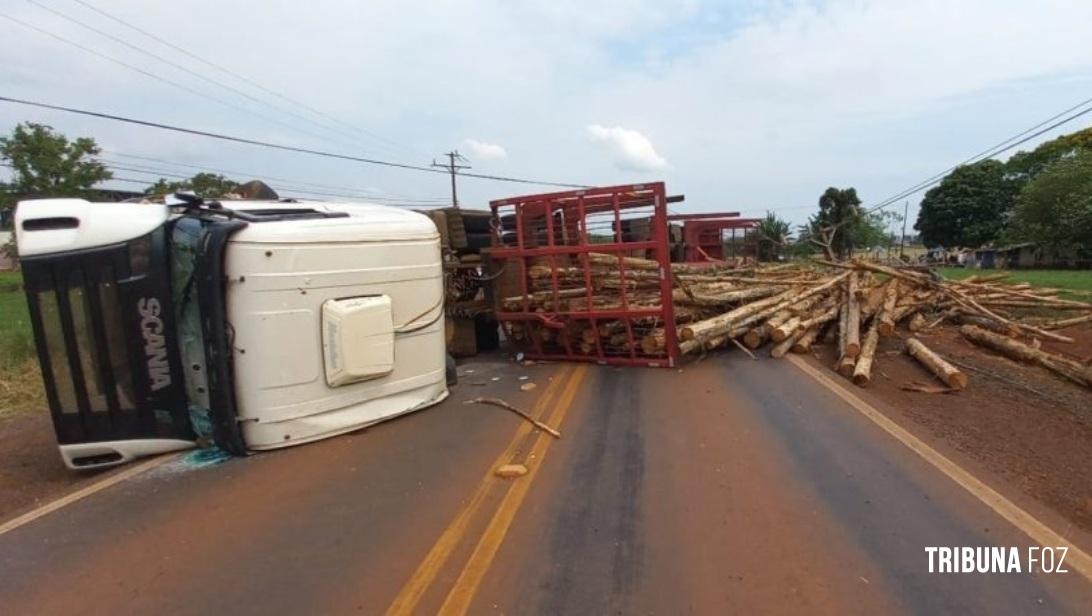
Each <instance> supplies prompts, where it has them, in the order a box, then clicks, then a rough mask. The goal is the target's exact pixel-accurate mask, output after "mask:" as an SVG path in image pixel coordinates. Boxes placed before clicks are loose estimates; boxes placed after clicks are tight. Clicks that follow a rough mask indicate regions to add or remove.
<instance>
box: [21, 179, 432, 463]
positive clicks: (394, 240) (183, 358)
mask: <svg viewBox="0 0 1092 616" xmlns="http://www.w3.org/2000/svg"><path fill="white" fill-rule="evenodd" d="M171 201H172V200H171V199H168V202H171ZM173 201H174V202H175V203H174V204H173V205H168V204H166V203H151V202H122V203H90V202H88V201H84V200H81V199H44V200H34V201H24V202H22V203H20V204H19V206H18V208H17V210H16V216H15V224H16V233H17V239H18V245H19V253H20V259H21V262H22V267H23V272H24V279H25V286H26V292H27V299H28V302H29V306H30V314H31V321H32V325H33V329H34V337H35V342H36V346H37V352H38V356H39V360H40V363H41V369H42V377H43V382H44V385H45V390H46V396H47V399H48V401H49V407H50V412H51V414H52V418H53V424H54V427H55V429H56V433H57V440H58V443H59V445H60V451H61V455H62V457H63V458H64V461H65V463H66V464H67V465H68V466H69V467H71V468H93V467H101V466H108V465H112V464H118V463H121V462H124V461H127V460H130V459H132V458H134V457H137V456H141V455H148V454H153V453H160V452H165V451H171V450H178V449H184V448H188V447H194V446H195V445H206V446H207V445H216V446H219V447H220V448H222V449H224V450H226V451H228V452H230V453H232V454H236V455H242V454H245V453H246V452H247V451H249V450H260V449H272V448H276V447H284V446H288V445H295V444H299V443H306V442H309V441H313V440H316V439H321V438H325V437H328V436H333V435H336V434H341V433H344V432H348V431H352V430H355V429H358V428H361V427H364V426H367V425H369V424H373V423H375V422H378V421H381V420H383V419H387V418H390V417H393V416H396V415H400V414H403V413H407V412H410V411H413V410H416V409H420V408H423V407H426V406H428V405H431V404H433V403H436V402H439V401H440V400H442V399H444V398H445V397H446V396H447V383H446V378H445V377H446V373H445V353H444V327H443V311H444V302H443V299H444V297H443V293H444V290H443V276H442V270H441V257H440V244H439V235H438V233H437V231H436V228H435V226H434V225H433V223H432V222H431V221H430V220H429V219H428V218H427V217H425V216H423V215H421V214H417V213H414V212H410V211H406V210H402V209H398V208H393V207H387V206H380V205H371V204H359V203H340V202H311V201H295V200H271V201H223V202H207V203H206V202H204V201H202V200H201V199H198V198H195V197H193V196H192V195H178V196H177V199H174V200H173Z"/></svg>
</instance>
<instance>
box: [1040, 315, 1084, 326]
mask: <svg viewBox="0 0 1092 616" xmlns="http://www.w3.org/2000/svg"><path fill="white" fill-rule="evenodd" d="M1081 323H1092V314H1086V315H1084V316H1082V317H1073V318H1072V319H1062V320H1060V321H1051V322H1050V323H1044V324H1043V329H1062V328H1065V327H1072V326H1074V325H1080V324H1081Z"/></svg>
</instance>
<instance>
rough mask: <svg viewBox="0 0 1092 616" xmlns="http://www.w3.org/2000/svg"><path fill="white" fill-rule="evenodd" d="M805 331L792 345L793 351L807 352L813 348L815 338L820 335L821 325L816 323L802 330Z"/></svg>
mask: <svg viewBox="0 0 1092 616" xmlns="http://www.w3.org/2000/svg"><path fill="white" fill-rule="evenodd" d="M801 331H802V332H803V333H802V334H801V335H800V337H799V338H797V339H796V342H794V343H793V345H792V352H793V353H807V352H808V351H810V350H811V345H812V344H813V343H814V342H815V338H816V337H817V336H818V335H819V326H818V325H815V326H812V327H810V328H808V329H806V330H801Z"/></svg>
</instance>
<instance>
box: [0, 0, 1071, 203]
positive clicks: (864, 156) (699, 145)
mask: <svg viewBox="0 0 1092 616" xmlns="http://www.w3.org/2000/svg"><path fill="white" fill-rule="evenodd" d="M35 3H36V4H35ZM39 5H40V6H39ZM87 5H91V6H93V7H96V8H99V9H102V10H104V11H106V12H107V13H109V14H110V15H114V16H116V17H120V18H122V19H124V20H126V21H128V22H130V23H132V24H134V25H137V26H140V27H142V28H144V29H146V30H148V31H151V32H154V33H155V34H157V35H158V36H159V37H161V38H163V39H166V40H168V41H171V42H174V43H175V44H177V45H180V46H182V47H184V48H186V49H187V50H190V51H192V52H193V53H195V54H197V55H199V56H201V57H203V58H205V59H208V60H211V61H212V62H214V63H216V64H217V65H219V66H222V67H225V68H228V69H230V70H231V71H233V72H235V73H237V74H239V75H243V76H245V77H246V78H247V79H249V80H250V81H253V82H255V83H258V84H261V85H262V86H263V87H265V88H267V89H269V90H271V91H274V92H277V93H280V94H281V95H283V96H285V97H287V98H289V99H292V100H293V101H297V102H300V103H303V104H305V105H306V106H307V107H308V108H310V109H315V110H319V111H321V112H323V113H324V114H326V116H316V115H314V114H313V113H312V112H311V111H310V110H309V109H307V108H305V107H299V106H295V105H294V104H292V103H289V102H286V101H285V100H284V99H281V98H277V97H274V96H271V95H270V94H268V92H266V91H262V90H258V89H255V88H254V87H253V86H251V85H250V84H249V83H246V82H242V81H239V80H238V79H237V78H235V77H233V76H231V75H228V74H225V73H223V72H218V71H217V70H216V69H213V68H211V67H209V66H207V65H204V64H201V63H199V62H197V61H195V60H193V59H192V58H189V57H186V56H184V55H182V54H180V53H179V52H178V51H177V50H174V49H171V48H170V47H167V46H164V45H162V44H161V43H158V42H156V41H152V40H149V39H147V38H144V37H142V35H140V34H138V33H136V32H134V31H132V30H129V29H127V28H126V27H124V26H123V25H122V24H119V23H117V22H116V21H112V20H111V19H109V18H108V17H106V16H103V15H102V14H100V13H96V12H95V11H93V10H91V9H90V8H88V6H87ZM42 6H45V7H48V8H49V9H53V11H56V12H59V13H61V14H63V15H66V16H68V17H70V18H71V19H73V20H75V21H77V22H79V23H80V24H84V25H86V26H91V27H94V28H96V29H99V30H101V31H103V32H107V33H110V34H112V35H114V36H117V37H120V38H122V39H124V40H126V41H128V42H130V44H132V45H135V46H136V47H138V48H140V49H143V50H147V51H151V52H153V53H155V54H157V55H160V56H161V57H163V58H166V59H168V60H170V61H172V62H175V63H178V64H182V65H184V66H186V67H188V68H189V69H190V70H191V71H193V72H196V73H199V74H201V75H203V76H205V77H208V78H211V79H213V80H216V81H219V82H222V83H224V84H228V85H230V86H231V87H233V88H237V89H239V90H241V91H244V92H246V93H247V94H249V96H250V97H251V98H247V97H244V96H240V95H238V94H237V93H236V92H233V91H231V90H230V89H227V88H224V87H220V86H218V85H216V84H213V83H209V82H208V81H203V80H201V79H199V78H197V77H195V76H194V75H192V74H188V73H186V72H183V71H180V70H178V69H177V68H175V67H172V66H169V65H167V64H164V63H162V62H160V61H158V60H156V59H153V58H151V57H148V56H146V55H143V54H142V53H140V52H138V51H136V50H134V49H132V48H129V47H126V46H125V45H122V44H119V43H117V42H116V41H112V40H109V39H108V38H105V37H104V36H102V35H101V34H99V33H95V32H92V31H89V30H87V29H86V28H84V27H81V26H80V25H77V24H76V23H73V22H72V21H70V20H66V19H64V18H63V17H60V16H58V15H57V14H56V13H53V12H50V11H48V10H46V9H43V8H42ZM253 7H254V3H249V2H248V3H244V2H232V1H230V0H220V1H213V0H193V1H192V2H187V3H169V4H165V3H147V2H137V1H133V0H83V2H82V3H81V2H78V1H76V0H34V2H33V3H30V2H22V1H16V0H10V1H9V2H5V3H3V4H2V5H0V13H2V14H4V15H8V16H11V17H14V18H16V19H19V20H21V21H23V22H25V23H27V24H31V25H33V26H35V27H37V28H40V29H43V30H46V31H49V32H52V33H54V34H56V35H58V36H62V37H64V38H66V39H69V40H70V41H73V42H75V43H78V44H79V45H82V46H84V47H86V48H89V49H93V50H95V51H97V52H99V53H102V54H106V55H109V56H111V57H113V58H115V59H117V60H120V61H122V62H125V63H127V64H130V65H132V66H136V67H138V68H140V69H142V70H145V71H148V72H152V73H154V74H156V75H158V76H159V77H161V78H163V79H167V80H169V81H171V82H174V83H175V84H178V85H177V86H176V85H171V84H168V83H164V82H163V81H157V80H155V79H152V78H149V77H147V76H146V75H143V74H140V73H138V72H135V71H133V70H130V69H126V68H123V67H121V66H118V65H117V64H115V63H112V62H110V61H108V60H103V59H102V58H99V57H96V56H94V55H92V54H90V53H89V52H87V51H85V50H81V49H77V48H75V47H73V46H71V45H69V44H66V43H63V42H60V41H58V40H56V39H54V38H51V37H49V36H47V35H44V34H42V33H40V32H36V31H33V30H31V29H28V28H27V27H25V26H23V25H19V24H17V23H14V22H12V21H10V20H8V19H0V40H3V41H4V43H3V44H4V52H5V62H4V63H3V64H2V65H0V92H2V93H3V94H4V95H7V96H15V97H21V98H29V99H35V100H42V101H45V102H52V103H58V104H67V105H73V106H78V107H85V108H90V109H96V110H104V111H112V112H116V113H119V114H124V115H132V116H135V117H140V118H146V119H153V120H158V121H162V122H166V123H173V124H179V125H184V126H191V127H195V128H203V129H208V130H214V131H222V132H228V133H231V134H235V135H240V136H245V137H250V138H256V139H263V140H268V141H275V142H279V143H286V144H294V145H302V146H305V147H313V148H320V149H327V150H332V151H337V152H344V153H347V154H356V155H366V156H372V157H377V158H384V159H390V160H396V161H399V162H408V163H413V164H428V163H429V162H431V160H432V158H433V157H434V156H435V157H439V156H440V154H441V153H442V152H445V151H447V150H449V149H451V148H459V149H460V150H461V151H462V152H463V153H464V154H466V155H467V156H468V157H469V158H470V159H471V161H472V164H473V166H474V169H475V171H479V172H482V173H489V174H500V175H514V176H523V177H532V178H541V179H548V180H555V181H562V182H576V183H586V184H615V183H628V182H637V181H647V180H656V179H663V180H665V181H666V182H667V184H668V189H669V191H670V192H672V193H684V194H686V196H687V202H686V204H685V205H683V206H680V207H679V208H678V209H679V210H682V211H712V210H742V211H743V212H745V213H746V214H748V215H761V214H762V213H763V212H764V211H765V210H766V209H773V210H775V211H777V212H778V213H779V214H781V215H783V216H785V217H787V218H789V219H790V220H792V221H793V222H794V223H799V222H803V221H804V220H805V219H806V217H807V215H808V214H809V213H810V212H811V211H812V210H813V209H814V204H815V202H816V200H817V198H818V195H819V194H820V193H821V192H822V191H823V190H824V189H825V188H826V187H827V186H831V185H834V186H855V187H856V188H857V189H858V193H859V194H860V195H861V196H862V198H863V199H864V200H865V201H866V202H873V203H874V202H877V201H879V200H881V199H883V198H885V197H888V196H890V195H892V194H895V193H897V192H898V191H899V190H901V189H902V188H904V187H906V186H909V185H912V184H914V183H916V182H917V181H918V180H920V179H923V178H925V177H927V176H929V175H932V174H933V173H936V172H937V171H941V170H943V169H945V168H947V167H949V166H951V165H952V164H954V163H956V162H959V161H960V160H962V159H964V158H966V157H967V156H969V155H971V154H974V153H976V152H978V151H980V150H982V149H984V148H986V147H987V146H989V145H992V144H993V143H995V142H998V141H1001V140H1002V139H1004V138H1006V137H1008V136H1009V135H1011V134H1014V133H1016V132H1019V131H1021V130H1023V129H1025V128H1027V127H1029V126H1031V125H1033V124H1036V123H1037V122H1039V121H1040V120H1042V119H1044V118H1046V117H1048V116H1050V115H1053V114H1054V113H1056V112H1057V111H1060V110H1061V109H1063V108H1065V107H1068V106H1070V105H1072V104H1074V103H1076V102H1078V101H1080V100H1083V99H1085V98H1088V97H1089V96H1092V70H1090V69H1092V45H1089V44H1088V42H1087V40H1088V39H1087V28H1086V26H1087V24H1088V23H1092V3H1090V2H1087V1H1086V0H1069V1H1061V0H1046V1H1043V2H1036V3H1028V2H1025V1H1012V0H992V1H986V0H974V1H969V0H968V1H957V0H948V1H946V2H939V1H933V0H922V1H920V2H912V3H911V2H893V1H869V0H855V1H831V2H772V3H765V2H751V1H748V2H724V3H705V2H698V1H683V2H674V1H671V0H661V1H645V0H609V1H604V2H596V3H589V2H577V1H574V0H554V1H546V0H533V1H528V2H519V3H513V2H502V1H499V0H496V1H491V2H470V1H467V2H457V1H450V2H446V1H445V2H431V3H405V2H394V1H374V2H353V1H349V0H312V1H310V2H308V3H296V2H269V3H263V8H262V9H260V10H258V9H255V8H253ZM178 86H181V88H180V87H178ZM183 88H184V89H183ZM193 91H196V92H199V93H200V94H194V93H193ZM210 97H211V98H215V99H218V100H210ZM254 98H257V99H259V100H262V101H264V102H265V103H268V105H263V104H260V103H257V102H255V101H254V100H253V99H254ZM328 117H334V118H337V120H338V123H337V124H334V123H332V122H331V121H330V120H329V119H328ZM303 118H309V119H310V120H312V121H313V122H317V123H318V124H315V123H313V122H309V121H305V120H304V119H303ZM21 120H35V121H42V122H46V123H49V124H51V125H53V126H55V127H56V128H58V129H60V130H62V131H64V132H66V133H68V134H70V135H72V136H75V135H88V136H94V137H95V138H96V139H97V140H98V141H99V142H100V144H102V145H103V146H104V147H105V148H107V149H108V150H109V152H110V154H108V155H107V157H108V158H110V160H113V161H118V163H119V164H124V162H125V161H128V164H129V166H131V167H133V168H134V169H135V168H138V167H139V168H141V169H144V171H120V170H119V171H117V172H116V175H118V176H119V177H130V178H147V179H148V180H149V183H151V180H153V179H154V174H151V173H148V172H146V171H147V170H148V169H156V170H164V171H168V170H169V171H173V172H175V173H188V172H190V171H192V169H190V168H188V167H178V166H174V165H172V164H168V163H166V162H163V163H160V162H149V161H139V159H133V158H128V157H130V156H134V155H135V156H146V157H153V158H157V159H161V160H163V161H169V162H170V163H181V164H186V165H197V166H203V167H208V168H211V169H224V170H232V171H243V172H253V173H254V174H256V175H261V176H273V177H278V178H286V179H288V180H296V181H297V183H298V182H301V181H305V182H310V183H316V184H322V185H325V186H331V187H338V188H337V189H336V190H338V191H342V192H344V191H350V190H351V191H353V192H362V193H367V194H376V195H381V196H385V197H387V198H388V199H393V200H397V199H402V200H415V201H418V200H419V201H431V200H441V199H444V198H446V197H447V195H448V184H447V179H446V178H445V177H444V176H439V175H436V176H433V175H427V174H419V173H414V172H408V171H398V170H390V169H382V168H375V167H366V166H361V165H359V164H355V163H348V162H336V161H329V160H324V159H316V158H308V157H305V156H300V155H293V154H287V153H281V152H273V151H266V150H258V149H255V148H252V147H247V146H241V145H231V144H224V143H219V142H215V141H208V140H204V139H201V138H197V137H192V138H191V137H181V136H177V135H171V134H164V133H158V132H154V131H149V130H146V129H139V128H135V127H127V126H120V125H116V124H110V123H106V122H102V121H97V120H90V119H86V118H78V117H73V116H66V115H63V114H59V113H47V112H41V111H35V110H30V109H27V108H22V107H14V106H11V105H0V129H2V130H5V131H6V130H8V129H9V128H10V127H11V126H12V125H14V124H15V123H16V122H18V121H21ZM342 122H344V124H342ZM1088 124H1089V121H1088V120H1085V121H1084V123H1083V124H1082V123H1080V122H1076V123H1074V124H1072V125H1069V126H1067V127H1066V128H1065V129H1062V130H1059V131H1056V132H1055V133H1054V134H1057V133H1059V132H1062V131H1063V130H1064V131H1065V132H1069V131H1071V130H1077V129H1079V128H1083V127H1084V126H1087V125H1088ZM323 125H325V127H324V126H323ZM347 125H352V127H355V128H350V127H349V126H347ZM331 128H332V129H333V130H331ZM358 128H359V129H363V131H366V132H363V131H359V130H356V129H358ZM373 135H378V136H380V137H381V138H375V137H373ZM1051 136H1053V134H1048V135H1044V136H1043V138H1042V139H1046V138H1049V137H1051ZM1032 145H1033V144H1028V147H1030V146H1032ZM236 176H237V177H238V174H236ZM238 179H249V176H248V177H238ZM272 183H273V184H274V185H276V184H277V183H276V182H272ZM118 186H121V184H119V185H118ZM126 186H131V185H126ZM331 190H332V189H331ZM542 190H543V191H545V190H550V189H548V188H545V187H543V188H542ZM284 192H290V191H284ZM528 192H539V189H538V188H537V187H534V186H523V185H519V184H504V183H497V182H489V181H483V180H475V179H471V178H465V179H463V180H462V181H461V182H460V197H461V200H462V201H463V203H464V204H465V205H468V206H484V205H485V203H486V202H487V201H488V200H489V199H494V198H500V197H506V196H512V195H517V194H524V193H528ZM919 198H920V194H919V195H915V196H914V197H912V198H911V199H910V200H911V217H913V215H914V211H915V209H916V202H917V200H918V199H919ZM911 222H912V221H911Z"/></svg>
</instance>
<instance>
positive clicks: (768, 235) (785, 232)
mask: <svg viewBox="0 0 1092 616" xmlns="http://www.w3.org/2000/svg"><path fill="white" fill-rule="evenodd" d="M755 231H757V232H758V260H759V261H773V260H775V259H776V258H777V255H778V254H780V253H781V251H782V249H783V248H784V247H785V245H786V244H788V242H789V236H790V235H791V234H792V228H791V227H790V226H789V223H788V221H786V220H782V219H780V218H778V217H777V214H774V213H773V212H766V217H765V218H763V219H762V220H761V221H759V223H758V227H756V229H755Z"/></svg>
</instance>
